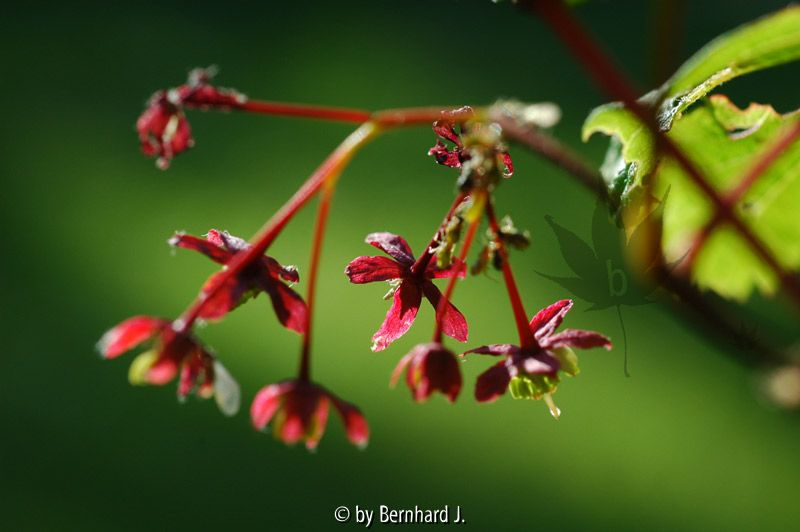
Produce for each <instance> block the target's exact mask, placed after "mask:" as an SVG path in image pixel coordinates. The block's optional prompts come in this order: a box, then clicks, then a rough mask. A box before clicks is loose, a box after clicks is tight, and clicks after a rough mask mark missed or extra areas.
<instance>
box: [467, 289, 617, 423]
mask: <svg viewBox="0 0 800 532" xmlns="http://www.w3.org/2000/svg"><path fill="white" fill-rule="evenodd" d="M571 308H572V300H569V299H565V300H561V301H557V302H555V303H553V304H552V305H550V306H549V307H546V308H543V309H542V310H540V311H539V312H538V313H537V314H536V315H535V316H534V317H533V319H532V320H531V322H530V329H531V332H532V333H533V337H534V339H535V342H536V343H535V345H532V346H523V347H520V346H517V345H512V344H493V345H484V346H481V347H478V348H476V349H470V350H469V351H467V352H465V353H464V355H467V354H469V353H479V354H484V355H493V356H504V357H505V360H503V361H501V362H498V363H497V364H496V365H494V366H492V367H491V368H489V369H488V370H487V371H485V372H484V373H482V374H481V375H480V376H479V377H478V381H477V383H476V385H475V398H476V399H477V400H478V401H494V400H495V399H497V398H498V397H500V396H501V395H503V394H504V393H505V391H506V389H507V388H508V386H509V383H510V382H511V379H512V378H515V377H531V376H542V377H545V378H546V381H543V382H542V383H539V388H537V390H534V392H532V394H533V395H534V396H535V397H533V398H539V397H538V396H537V395H541V394H540V393H539V392H542V394H547V396H546V397H545V398H546V399H548V400H549V393H551V392H552V391H555V384H557V372H558V370H559V369H564V370H565V371H567V372H568V373H575V372H577V366H576V365H574V363H570V365H574V368H567V367H564V366H565V362H566V360H565V359H564V352H563V351H561V349H562V348H576V349H590V348H593V347H604V348H606V349H611V341H610V340H609V339H608V338H606V337H605V336H603V335H602V334H600V333H597V332H594V331H582V330H577V329H565V330H564V331H562V332H560V333H555V330H556V329H557V328H558V327H559V325H561V322H562V321H563V320H564V316H565V315H566V314H567V312H569V310H570V309H571ZM554 333H555V334H554ZM573 356H574V354H573ZM537 383H538V381H537ZM548 404H550V403H548ZM550 406H551V411H554V415H557V414H556V413H555V412H557V409H555V407H554V405H550Z"/></svg>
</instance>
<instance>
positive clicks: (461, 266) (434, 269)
mask: <svg viewBox="0 0 800 532" xmlns="http://www.w3.org/2000/svg"><path fill="white" fill-rule="evenodd" d="M453 275H458V278H459V279H464V278H465V277H466V276H467V265H466V264H465V263H463V262H462V261H461V260H459V259H458V258H454V259H453V262H452V263H451V264H450V266H448V267H447V268H444V269H441V268H439V267H438V266H436V262H434V261H431V262H430V263H429V264H428V267H427V268H426V270H425V276H426V277H427V278H428V279H449V278H450V277H452V276H453Z"/></svg>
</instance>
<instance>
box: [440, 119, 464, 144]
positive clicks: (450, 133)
mask: <svg viewBox="0 0 800 532" xmlns="http://www.w3.org/2000/svg"><path fill="white" fill-rule="evenodd" d="M433 132H434V133H436V134H437V135H439V136H440V137H442V138H443V139H446V140H449V141H450V142H452V143H453V144H455V145H456V146H459V147H460V146H461V139H460V138H459V136H458V133H456V130H455V124H454V123H453V121H452V120H437V121H436V122H434V123H433Z"/></svg>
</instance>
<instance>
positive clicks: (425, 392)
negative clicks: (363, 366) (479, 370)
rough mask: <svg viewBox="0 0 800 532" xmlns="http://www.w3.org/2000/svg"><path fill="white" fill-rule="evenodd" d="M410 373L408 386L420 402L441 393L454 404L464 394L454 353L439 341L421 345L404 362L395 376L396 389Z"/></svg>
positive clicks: (401, 361)
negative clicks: (461, 392)
mask: <svg viewBox="0 0 800 532" xmlns="http://www.w3.org/2000/svg"><path fill="white" fill-rule="evenodd" d="M403 370H405V371H406V384H407V385H408V388H409V389H410V390H411V395H412V396H413V397H414V400H415V401H417V402H420V403H421V402H423V401H425V400H427V399H428V397H430V396H431V394H432V393H433V392H435V391H436V390H439V391H440V392H442V394H444V396H445V397H447V398H448V399H449V400H450V402H451V403H453V402H455V400H456V397H458V392H460V391H461V370H460V369H459V367H458V361H457V360H456V356H455V355H454V354H453V352H452V351H450V350H449V349H447V348H445V347H444V346H443V345H442V344H440V343H439V342H430V343H427V344H419V345H417V346H416V347H414V349H412V350H411V351H410V352H409V353H408V354H407V355H406V356H404V357H403V358H401V359H400V362H399V363H398V364H397V367H396V368H395V369H394V372H393V373H392V381H391V382H392V386H394V385H395V384H396V383H397V380H398V379H399V378H400V374H401V373H402V372H403Z"/></svg>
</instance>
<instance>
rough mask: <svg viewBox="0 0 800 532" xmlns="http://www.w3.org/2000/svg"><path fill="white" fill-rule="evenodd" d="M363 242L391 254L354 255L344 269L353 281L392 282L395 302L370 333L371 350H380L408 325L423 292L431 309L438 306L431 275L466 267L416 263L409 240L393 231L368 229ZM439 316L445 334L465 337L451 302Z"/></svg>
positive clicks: (464, 323)
mask: <svg viewBox="0 0 800 532" xmlns="http://www.w3.org/2000/svg"><path fill="white" fill-rule="evenodd" d="M366 243H367V244H370V245H372V246H375V247H376V248H378V249H380V250H382V251H383V252H384V253H386V254H387V255H389V256H390V257H392V258H391V259H389V258H387V257H357V258H355V259H353V260H352V261H351V262H350V264H348V265H347V268H345V270H344V273H345V275H347V277H348V278H349V279H350V282H351V283H354V284H364V283H372V282H375V281H390V283H392V285H393V286H392V291H390V292H389V294H393V296H394V302H393V303H392V306H391V308H389V312H387V313H386V319H385V320H384V322H383V325H381V327H380V329H378V331H377V332H376V333H375V334H374V335H373V336H372V350H373V351H382V350H383V349H386V348H387V347H388V346H389V344H391V343H392V342H394V341H395V340H397V339H398V338H400V337H401V336H403V335H404V334H405V333H406V332H407V331H408V329H409V328H411V325H412V324H413V323H414V318H416V317H417V312H418V311H419V306H420V304H421V303H422V296H425V298H426V299H427V300H428V301H430V303H431V305H433V308H434V309H438V308H439V301H440V300H441V298H442V293H441V292H440V291H439V289H438V288H437V287H436V285H434V284H433V282H431V279H442V278H448V277H452V276H453V275H458V276H459V277H463V276H464V275H465V271H464V267H463V264H462V263H459V262H457V261H456V262H454V263H453V264H452V265H450V266H449V267H448V268H444V269H441V268H439V267H438V266H436V263H435V261H429V262H427V264H425V265H423V266H422V267H415V266H416V264H415V263H416V259H415V258H414V254H413V252H412V251H411V248H410V247H409V246H408V242H406V241H405V239H404V238H403V237H401V236H398V235H394V234H392V233H371V234H369V235H367V238H366ZM389 294H387V297H388V295H389ZM438 319H440V320H441V323H442V332H444V334H446V335H448V336H451V337H453V338H455V339H456V340H458V341H459V342H466V341H467V335H468V330H467V320H466V319H464V316H463V315H462V314H461V312H460V311H459V310H458V309H457V308H456V307H455V306H454V305H453V304H452V303H450V302H449V301H448V302H447V305H446V306H445V307H444V309H443V312H442V315H441V316H439V317H438Z"/></svg>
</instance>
